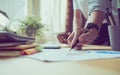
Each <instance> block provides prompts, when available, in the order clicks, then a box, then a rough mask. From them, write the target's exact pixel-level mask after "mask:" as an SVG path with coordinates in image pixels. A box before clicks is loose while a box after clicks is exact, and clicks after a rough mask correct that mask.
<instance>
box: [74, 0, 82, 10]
mask: <svg viewBox="0 0 120 75" xmlns="http://www.w3.org/2000/svg"><path fill="white" fill-rule="evenodd" d="M78 1H79V0H73V9H80V6H79V2H78Z"/></svg>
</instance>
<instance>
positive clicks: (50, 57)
mask: <svg viewBox="0 0 120 75" xmlns="http://www.w3.org/2000/svg"><path fill="white" fill-rule="evenodd" d="M25 57H28V58H32V59H36V60H40V61H80V60H93V59H106V58H118V57H120V52H118V51H107V50H87V51H74V50H73V51H68V50H62V49H59V50H44V51H43V52H40V53H37V54H34V55H29V56H25Z"/></svg>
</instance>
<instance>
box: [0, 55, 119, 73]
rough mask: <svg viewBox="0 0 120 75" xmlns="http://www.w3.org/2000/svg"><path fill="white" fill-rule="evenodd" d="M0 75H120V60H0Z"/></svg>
mask: <svg viewBox="0 0 120 75" xmlns="http://www.w3.org/2000/svg"><path fill="white" fill-rule="evenodd" d="M0 75H120V58H115V59H101V60H88V61H77V62H40V61H37V60H33V59H30V58H23V57H17V58H9V59H0Z"/></svg>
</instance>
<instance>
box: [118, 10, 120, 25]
mask: <svg viewBox="0 0 120 75" xmlns="http://www.w3.org/2000/svg"><path fill="white" fill-rule="evenodd" d="M118 21H119V25H120V8H118Z"/></svg>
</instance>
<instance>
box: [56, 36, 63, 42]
mask: <svg viewBox="0 0 120 75" xmlns="http://www.w3.org/2000/svg"><path fill="white" fill-rule="evenodd" d="M57 38H58V40H59V42H60V43H64V39H63V37H61V36H60V35H58V36H57Z"/></svg>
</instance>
